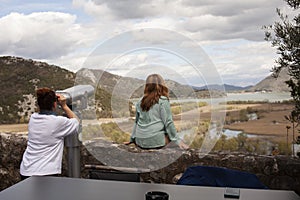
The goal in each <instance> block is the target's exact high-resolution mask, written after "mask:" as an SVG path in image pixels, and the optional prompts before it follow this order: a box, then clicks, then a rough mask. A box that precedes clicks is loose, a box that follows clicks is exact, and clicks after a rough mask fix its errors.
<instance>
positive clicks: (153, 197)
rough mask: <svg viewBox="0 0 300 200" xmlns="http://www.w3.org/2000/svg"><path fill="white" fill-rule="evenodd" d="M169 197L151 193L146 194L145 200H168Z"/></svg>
mask: <svg viewBox="0 0 300 200" xmlns="http://www.w3.org/2000/svg"><path fill="white" fill-rule="evenodd" d="M168 199H169V195H168V194H167V193H165V192H160V191H152V192H147V193H146V200H168Z"/></svg>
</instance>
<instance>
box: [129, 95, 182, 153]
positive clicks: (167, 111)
mask: <svg viewBox="0 0 300 200" xmlns="http://www.w3.org/2000/svg"><path fill="white" fill-rule="evenodd" d="M140 105H141V100H139V101H138V102H137V104H136V120H135V124H134V127H133V131H132V134H131V139H130V141H131V142H135V143H136V144H137V145H138V146H140V147H142V148H157V147H162V146H165V135H167V136H169V139H170V140H171V141H173V142H176V143H177V142H178V140H179V138H178V135H177V132H176V128H175V126H174V122H173V119H172V112H171V107H170V102H169V100H168V98H167V97H165V96H161V97H160V99H159V101H158V103H157V104H154V105H153V106H152V107H151V108H150V110H149V111H147V112H145V111H142V108H141V106H140Z"/></svg>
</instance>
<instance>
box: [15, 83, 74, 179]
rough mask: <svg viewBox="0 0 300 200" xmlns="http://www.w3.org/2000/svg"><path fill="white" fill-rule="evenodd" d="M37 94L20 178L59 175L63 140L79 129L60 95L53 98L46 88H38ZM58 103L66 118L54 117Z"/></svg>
mask: <svg viewBox="0 0 300 200" xmlns="http://www.w3.org/2000/svg"><path fill="white" fill-rule="evenodd" d="M36 94H37V101H38V106H39V112H38V113H34V114H32V115H31V117H30V120H29V124H28V142H27V148H26V150H25V152H24V154H23V159H22V163H21V166H20V174H21V178H22V179H25V178H27V177H30V176H34V175H36V176H43V175H55V174H61V166H62V156H63V149H64V138H65V137H66V136H68V135H70V134H74V133H77V132H78V129H79V119H78V117H77V116H76V115H75V114H74V113H73V111H72V110H71V109H70V108H69V107H68V105H67V104H66V98H65V97H64V96H63V95H56V94H55V92H54V91H53V90H51V89H49V88H40V89H37V91H36ZM57 104H60V106H61V108H62V109H63V110H64V112H65V114H66V116H67V117H63V116H56V113H55V112H54V110H55V109H56V107H57Z"/></svg>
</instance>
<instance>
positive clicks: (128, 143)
mask: <svg viewBox="0 0 300 200" xmlns="http://www.w3.org/2000/svg"><path fill="white" fill-rule="evenodd" d="M123 144H125V145H130V144H133V142H123Z"/></svg>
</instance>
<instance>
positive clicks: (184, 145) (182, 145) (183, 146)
mask: <svg viewBox="0 0 300 200" xmlns="http://www.w3.org/2000/svg"><path fill="white" fill-rule="evenodd" d="M178 146H179V148H180V149H184V150H187V149H189V146H188V145H187V144H185V143H184V142H183V141H180V142H179V144H178Z"/></svg>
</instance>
